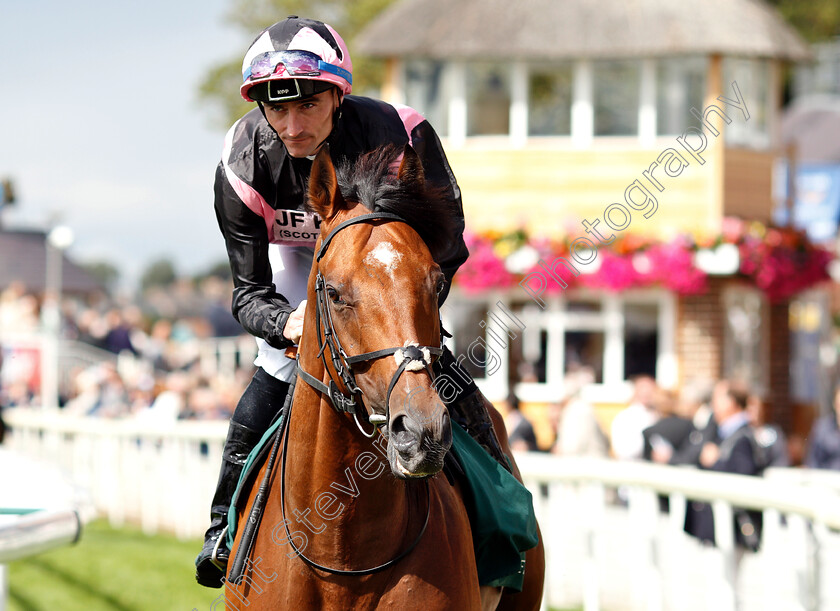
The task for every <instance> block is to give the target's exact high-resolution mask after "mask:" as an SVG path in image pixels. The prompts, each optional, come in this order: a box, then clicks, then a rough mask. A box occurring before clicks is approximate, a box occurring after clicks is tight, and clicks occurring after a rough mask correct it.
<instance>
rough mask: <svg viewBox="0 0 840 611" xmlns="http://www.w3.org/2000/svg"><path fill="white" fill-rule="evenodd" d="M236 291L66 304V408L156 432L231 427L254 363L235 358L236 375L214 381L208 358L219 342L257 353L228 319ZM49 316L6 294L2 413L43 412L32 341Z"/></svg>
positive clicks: (30, 298) (219, 286)
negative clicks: (156, 427) (181, 426)
mask: <svg viewBox="0 0 840 611" xmlns="http://www.w3.org/2000/svg"><path fill="white" fill-rule="evenodd" d="M230 291H231V288H230V286H229V283H228V282H227V281H225V280H223V279H220V278H218V277H212V276H211V277H209V278H206V279H204V280H203V281H202V282H200V283H195V282H193V281H189V280H183V281H176V282H175V283H174V284H173V285H171V286H168V287H165V288H158V289H152V290H149V291H147V292H146V293H145V294H144V296H143V299H142V300H141V301H138V302H137V303H133V302H122V301H120V300H115V299H111V298H108V297H106V296H104V295H95V296H87V297H86V298H84V299H81V298H76V297H73V296H68V297H66V298H65V299H63V300H62V302H61V308H60V312H61V323H60V329H61V330H60V338H61V340H62V348H61V354H62V360H61V363H62V365H61V368H60V370H61V378H60V385H59V406H60V407H61V408H62V410H63V411H64V412H66V413H68V414H75V415H78V416H95V417H102V418H137V419H140V420H144V421H148V422H152V421H154V422H159V423H166V422H171V421H174V420H183V419H220V418H221V419H226V418H229V417H230V414H231V413H232V412H233V408H234V407H235V405H236V402H237V401H238V399H239V396H240V394H241V393H242V391H243V390H244V388H245V386H247V383H248V381H249V380H250V376H251V374H252V373H253V366H252V364H251V360H252V358H251V356H252V355H250V354H248V353H247V351H246V352H245V353H244V354H243V355H234V356H235V358H236V359H237V360H236V362H235V363H234V365H235V367H231V368H229V370H228V371H225V372H219V371H213V372H211V373H209V374H208V371H207V367H206V363H205V364H204V366H203V363H202V358H203V357H205V356H206V354H202V352H206V351H207V350H208V349H209V350H212V349H213V348H212V347H213V345H214V344H215V343H216V342H218V340H219V338H238V337H241V338H242V340H243V341H242V342H241V343H242V345H244V346H248V347H250V346H251V345H252V344H253V340H252V339H251V338H249V337H247V336H244V332H243V330H242V328H241V327H240V326H239V324H238V323H237V322H236V320H235V319H234V318H233V317H232V316H231V314H230V306H229V303H230ZM42 308H43V302H42V300H41V299H40V298H39V296H37V295H35V294H31V293H28V292H26V290H25V289H24V288H23V287H22V286H21V285H17V284H13V285H10V286H9V287H7V288H6V289H5V290H3V291H2V292H1V293H0V346H2V351H0V356H2V362H0V381H2V385H1V386H0V406H2V407H16V406H33V405H41V397H40V377H41V373H42V372H41V363H40V358H39V347H38V345H37V344H36V343H33V338H35V337H37V334H38V333H39V331H40V330H41V329H42V322H41V321H42V319H43V316H42V314H43V312H42ZM208 347H209V348H208ZM211 356H214V355H211Z"/></svg>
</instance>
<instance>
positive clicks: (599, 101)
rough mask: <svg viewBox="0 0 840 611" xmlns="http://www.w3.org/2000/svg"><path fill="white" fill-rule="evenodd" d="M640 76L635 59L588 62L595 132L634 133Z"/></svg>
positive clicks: (611, 134)
mask: <svg viewBox="0 0 840 611" xmlns="http://www.w3.org/2000/svg"><path fill="white" fill-rule="evenodd" d="M640 78H641V73H640V64H639V62H638V61H600V62H594V63H593V64H592V87H593V107H594V108H593V110H594V117H595V135H596V136H635V135H636V134H637V133H638V131H639V86H640Z"/></svg>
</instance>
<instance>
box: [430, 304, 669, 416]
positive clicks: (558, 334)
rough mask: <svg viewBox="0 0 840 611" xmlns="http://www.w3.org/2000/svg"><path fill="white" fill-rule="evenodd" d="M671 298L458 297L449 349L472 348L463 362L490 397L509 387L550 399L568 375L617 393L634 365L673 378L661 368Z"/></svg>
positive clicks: (610, 394)
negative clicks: (452, 342) (545, 300)
mask: <svg viewBox="0 0 840 611" xmlns="http://www.w3.org/2000/svg"><path fill="white" fill-rule="evenodd" d="M672 302H673V296H671V295H668V294H666V293H664V292H661V291H640V292H638V293H634V294H633V295H629V296H624V295H613V294H603V295H590V294H585V295H576V294H574V293H569V294H568V296H566V297H564V298H555V299H554V300H553V301H550V302H549V303H547V305H546V307H545V309H543V308H540V307H539V306H538V305H537V304H536V303H534V302H533V301H531V300H523V301H512V302H497V303H495V304H492V303H488V302H483V301H482V302H475V301H466V300H458V301H457V303H452V304H450V307H449V308H448V310H449V311H450V313H452V314H456V315H457V316H458V317H459V318H458V320H459V321H461V322H460V324H459V325H452V322H447V323H446V325H447V328H448V329H449V330H450V331H452V332H453V334H454V335H455V339H456V342H455V344H456V350H457V352H455V354H456V355H458V354H467V355H468V356H470V359H468V360H472V362H466V363H465V365H466V366H467V368H468V370H469V371H470V372H471V373H472V374H473V375H475V376H476V377H478V378H479V379H481V387H482V389H483V390H484V391H485V393H486V394H488V396H489V397H490V398H491V400H496V399H501V398H503V397H505V396H506V395H507V393H508V391H509V390H515V391H516V393H517V394H518V395H519V396H520V398H522V399H523V400H526V401H551V400H553V399H555V398H556V397H557V396H558V393H559V392H560V391H561V390H562V387H563V385H564V383H565V382H566V381H567V380H568V379H569V377H570V376H573V377H574V378H576V379H577V380H582V379H585V380H591V382H592V383H593V384H594V385H595V386H593V387H592V388H593V389H595V392H597V393H600V394H601V395H603V396H604V397H605V400H615V398H616V396H619V395H621V393H622V392H623V390H624V385H623V382H624V381H625V380H626V379H628V378H629V377H630V376H632V375H634V374H637V373H647V374H651V375H654V376H656V377H659V378H660V380H661V381H662V382H663V383H664V384H666V385H667V384H671V383H673V380H671V379H670V373H671V372H669V371H667V366H666V367H665V369H661V368H660V357H663V356H666V357H667V356H669V355H670V356H673V353H674V346H673V345H670V344H672V343H673V325H674V324H675V321H674V320H673V318H672V315H673V307H670V308H669V307H664V306H665V305H666V304H668V303H671V305H673V303H672ZM500 304H501V305H500ZM450 325H452V326H454V329H453V328H449V326H450ZM479 338H480V341H478V342H476V340H477V339H479ZM663 338H666V339H665V343H664V344H663ZM667 338H670V339H667ZM471 342H475V345H474V349H473V350H472V351H470V350H469V345H470V343H471ZM667 360H668V359H667V358H666V359H665V361H667Z"/></svg>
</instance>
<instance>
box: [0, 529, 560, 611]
mask: <svg viewBox="0 0 840 611" xmlns="http://www.w3.org/2000/svg"><path fill="white" fill-rule="evenodd" d="M200 548H201V541H200V540H198V539H196V540H192V541H179V540H178V539H176V538H175V537H172V536H168V535H155V536H149V535H145V534H143V532H142V531H140V530H139V529H137V528H132V527H125V528H119V529H115V528H111V527H110V526H109V525H108V523H107V522H106V521H103V520H99V521H96V522H93V523H91V524H88V525H87V526H86V527H85V528H84V530H83V532H82V538H81V540H80V541H79V543H77V544H76V545H74V546H70V547H64V548H60V549H56V550H53V551H51V552H47V553H45V554H41V555H39V556H34V557H32V558H27V559H24V560H18V561H16V562H12V563H11V564H10V565H9V606H8V607H7V609H8V611H151V610H154V611H169V610H177V611H191V610H193V609H197V610H198V611H210V610H211V607H212V605H213V602H214V601H215V600H216V599H217V598H218V597H219V595H220V594H221V593H222V590H213V589H208V588H204V587H202V586H199V585H198V584H197V583H196V582H195V579H194V577H193V575H194V570H195V566H194V564H193V561H194V559H195V555H196V554H197V553H198V550H199V549H200ZM0 607H2V603H0ZM218 608H219V609H221V608H223V607H222V606H221V605H218ZM552 611H561V610H559V609H552ZM570 611H572V610H570Z"/></svg>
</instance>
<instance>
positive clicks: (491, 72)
mask: <svg viewBox="0 0 840 611" xmlns="http://www.w3.org/2000/svg"><path fill="white" fill-rule="evenodd" d="M466 77H467V135H468V136H488V135H507V134H508V133H509V132H510V68H509V66H508V65H507V64H498V63H492V64H481V63H469V64H467V65H466Z"/></svg>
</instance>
